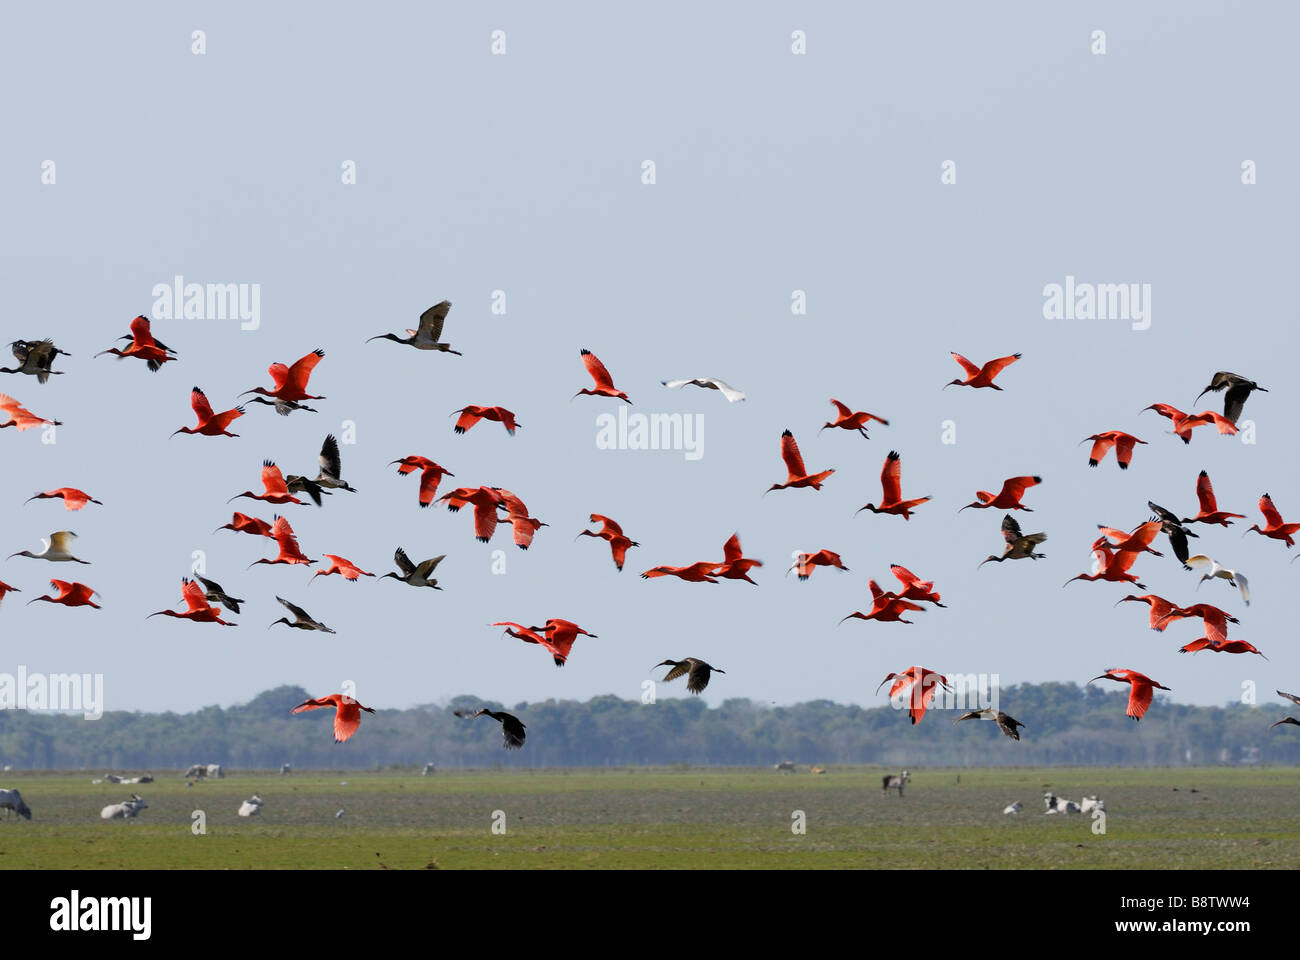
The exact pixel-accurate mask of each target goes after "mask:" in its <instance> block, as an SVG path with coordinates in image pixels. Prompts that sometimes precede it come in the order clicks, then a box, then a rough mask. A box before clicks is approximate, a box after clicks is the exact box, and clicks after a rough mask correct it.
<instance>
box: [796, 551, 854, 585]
mask: <svg viewBox="0 0 1300 960" xmlns="http://www.w3.org/2000/svg"><path fill="white" fill-rule="evenodd" d="M815 567H837V568H839V569H840V570H845V571H847V570H848V569H849V568H848V567H846V566H844V563H843V561H841V560H840V555H839V554H838V553H835V552H834V551H832V550H818V551H817V552H816V553H799V554H796V555H795V558H794V563H792V564H791V565H790V570H794V571H795V576H796V577H798V578H799V579H800V580H807V579H808V578H809V577H811V576H812V572H813V569H814V568H815ZM790 570H787V571H786V572H785V575H786V576H787V577H788V576H789V575H790Z"/></svg>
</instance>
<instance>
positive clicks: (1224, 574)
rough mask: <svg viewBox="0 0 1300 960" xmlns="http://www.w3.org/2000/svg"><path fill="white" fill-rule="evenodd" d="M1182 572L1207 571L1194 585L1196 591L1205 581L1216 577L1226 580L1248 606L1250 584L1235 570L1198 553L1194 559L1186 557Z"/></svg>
mask: <svg viewBox="0 0 1300 960" xmlns="http://www.w3.org/2000/svg"><path fill="white" fill-rule="evenodd" d="M1183 569H1184V570H1204V571H1208V572H1206V573H1202V574H1201V579H1200V581H1199V582H1198V583H1197V584H1196V589H1197V590H1199V589H1201V584H1202V583H1204V582H1205V581H1206V580H1210V579H1212V578H1215V577H1217V578H1218V579H1220V580H1227V581H1228V583H1230V584H1232V585H1233V586H1234V587H1236V588H1237V589H1238V590H1240V591H1241V599H1242V601H1243V602H1244V603H1245V604H1246V606H1250V584H1249V583H1248V582H1247V581H1246V576H1245V574H1243V573H1239V572H1238V571H1236V570H1229V569H1228V568H1227V567H1225V566H1224V565H1223V564H1221V563H1219V561H1218V560H1213V559H1211V558H1210V557H1207V556H1206V555H1205V554H1203V553H1198V554H1197V555H1196V556H1194V557H1188V558H1187V562H1186V563H1184V564H1183Z"/></svg>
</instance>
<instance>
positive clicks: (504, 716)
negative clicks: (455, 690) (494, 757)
mask: <svg viewBox="0 0 1300 960" xmlns="http://www.w3.org/2000/svg"><path fill="white" fill-rule="evenodd" d="M452 712H453V713H455V714H456V716H458V717H461V718H463V719H465V720H473V719H474V718H475V717H491V718H492V719H493V720H496V721H497V722H498V723H500V724H501V736H502V739H503V740H504V741H505V742H504V743H503V744H502V746H504V747H505V749H507V750H518V749H519V748H520V747H522V746H523V745H524V737H525V736H526V735H525V733H524V725H523V723H521V722H520V720H519V718H518V717H516V716H515V715H514V714H511V713H505V712H495V713H494V712H493V711H491V710H488V709H486V708H484V709H480V710H455V711H452Z"/></svg>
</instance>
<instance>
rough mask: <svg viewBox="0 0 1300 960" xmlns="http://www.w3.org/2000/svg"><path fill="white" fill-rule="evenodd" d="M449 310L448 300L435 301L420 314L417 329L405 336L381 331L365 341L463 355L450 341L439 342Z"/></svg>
mask: <svg viewBox="0 0 1300 960" xmlns="http://www.w3.org/2000/svg"><path fill="white" fill-rule="evenodd" d="M450 312H451V301H450V300H444V301H442V302H441V303H435V304H434V305H433V306H432V307H430V308H429V309H428V310H426V311H424V313H422V314H420V326H419V329H416V330H410V329H408V330H407V331H406V334H407V335H406V336H405V337H399V336H398V335H397V334H395V333H381V334H378V335H377V336H373V337H371V338H370V339H369V340H367V341H366V343H369V342H370V340H392V341H393V342H394V343H404V344H406V345H407V346H408V347H415V349H416V350H437V351H439V352H440V353H454V354H456V356H458V357H463V356H464V354H463V353H461V352H460V351H459V350H453V349H452V348H451V344H450V343H439V341H440V340H441V339H442V326H443V324H444V323H446V322H447V314H448V313H450Z"/></svg>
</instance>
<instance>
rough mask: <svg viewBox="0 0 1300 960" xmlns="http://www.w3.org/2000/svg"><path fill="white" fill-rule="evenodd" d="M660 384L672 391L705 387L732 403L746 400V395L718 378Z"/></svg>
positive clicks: (696, 378) (664, 381)
mask: <svg viewBox="0 0 1300 960" xmlns="http://www.w3.org/2000/svg"><path fill="white" fill-rule="evenodd" d="M659 382H660V383H662V384H663V385H664V386H665V387H669V388H670V389H676V388H677V387H684V386H686V385H687V384H694V385H695V386H697V387H703V388H704V389H705V390H718V391H720V392H721V393H722V395H723V396H724V397H726V398H727V400H728V401H730V402H731V403H735V402H736V401H737V400H744V399H745V395H744V394H743V393H741V392H740V391H739V390H737V389H736V388H735V387H733V386H731V385H729V384H727V383H724V382H723V381H721V380H719V379H718V378H717V377H694V378H692V379H687V380H660V381H659Z"/></svg>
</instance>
